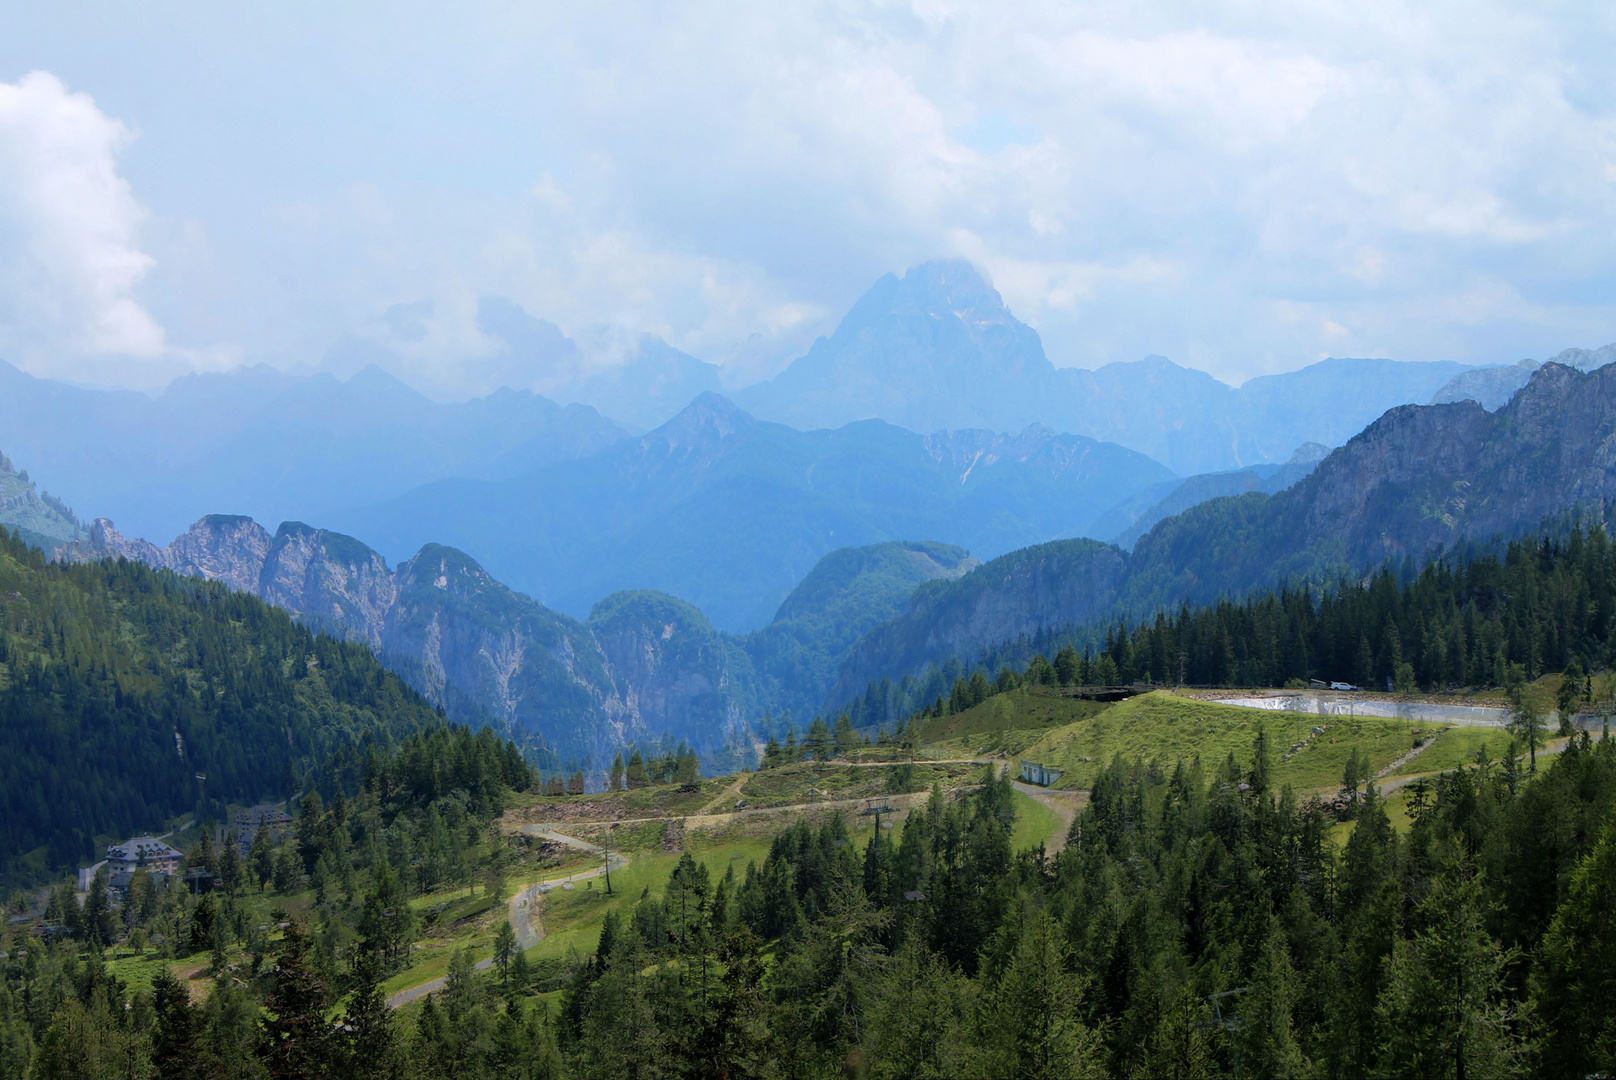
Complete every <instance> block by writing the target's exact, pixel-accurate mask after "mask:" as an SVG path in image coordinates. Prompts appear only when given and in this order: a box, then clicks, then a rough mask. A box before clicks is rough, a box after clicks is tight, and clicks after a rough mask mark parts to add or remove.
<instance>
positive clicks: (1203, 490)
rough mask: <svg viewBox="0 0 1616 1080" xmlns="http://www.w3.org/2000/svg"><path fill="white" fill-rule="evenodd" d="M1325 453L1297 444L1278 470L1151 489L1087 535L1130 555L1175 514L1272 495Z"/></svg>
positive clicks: (1256, 469) (1207, 476)
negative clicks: (1230, 499) (1224, 500)
mask: <svg viewBox="0 0 1616 1080" xmlns="http://www.w3.org/2000/svg"><path fill="white" fill-rule="evenodd" d="M1329 452H1330V450H1329V448H1328V447H1325V446H1320V445H1319V444H1318V443H1303V444H1302V445H1301V446H1299V447H1297V449H1296V453H1294V454H1292V455H1291V459H1290V460H1289V461H1287V462H1285V464H1283V465H1252V466H1249V467H1247V468H1244V469H1231V470H1229V471H1228V472H1216V473H1202V474H1201V475H1199V476H1191V477H1189V478H1188V479H1186V480H1168V481H1164V482H1162V483H1160V484H1152V485H1151V486H1150V487H1148V488H1145V489H1144V490H1143V491H1140V492H1139V493H1138V494H1136V495H1134V496H1133V497H1131V498H1129V499H1126V500H1124V501H1123V502H1121V503H1119V504H1118V505H1116V506H1114V507H1112V508H1111V509H1110V510H1109V511H1108V512H1106V513H1105V514H1104V515H1102V516H1101V517H1100V518H1099V520H1097V521H1095V522H1093V523H1092V524H1091V525H1090V526H1089V531H1090V532H1091V533H1092V534H1094V535H1097V536H1106V537H1109V538H1110V540H1111V542H1112V543H1114V544H1116V545H1117V546H1118V547H1120V548H1123V549H1125V550H1132V548H1133V546H1134V544H1136V543H1138V541H1139V538H1140V537H1141V536H1143V535H1145V533H1147V532H1149V531H1150V530H1151V527H1152V526H1154V525H1155V524H1156V522H1158V521H1161V520H1162V519H1163V518H1169V517H1172V516H1173V515H1174V514H1181V513H1183V512H1184V511H1185V510H1188V509H1189V508H1190V507H1192V506H1197V505H1199V504H1200V503H1203V502H1206V501H1207V500H1208V499H1216V498H1219V497H1221V496H1223V495H1240V494H1243V493H1245V492H1247V491H1261V492H1263V493H1264V494H1267V495H1276V494H1278V493H1279V492H1281V491H1284V490H1285V489H1286V488H1288V487H1290V486H1291V485H1292V484H1294V483H1296V482H1297V481H1298V480H1300V479H1302V477H1304V476H1307V475H1308V474H1309V473H1311V472H1312V471H1313V469H1314V467H1315V466H1317V465H1318V463H1319V462H1321V461H1323V460H1324V458H1325V456H1326V455H1327V454H1329Z"/></svg>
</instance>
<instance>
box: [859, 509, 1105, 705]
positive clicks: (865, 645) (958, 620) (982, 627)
mask: <svg viewBox="0 0 1616 1080" xmlns="http://www.w3.org/2000/svg"><path fill="white" fill-rule="evenodd" d="M1127 567H1128V557H1127V555H1126V554H1125V553H1124V552H1122V551H1119V550H1118V549H1117V548H1116V547H1114V546H1112V545H1110V544H1102V543H1100V542H1099V541H1097V540H1058V541H1055V542H1053V543H1048V544H1039V545H1037V546H1036V547H1030V548H1024V549H1022V550H1020V551H1013V552H1011V553H1010V554H1008V555H1002V556H1000V557H999V558H997V559H994V560H992V561H991V562H986V563H983V564H982V565H981V566H979V567H977V568H976V569H975V570H973V571H971V572H970V573H969V574H966V575H964V576H963V577H960V578H957V579H952V580H938V581H933V582H930V583H928V584H926V585H922V586H921V587H920V588H918V589H916V590H915V592H914V595H913V598H912V599H911V600H910V602H909V606H908V610H906V611H905V612H904V613H903V614H901V615H899V616H897V617H896V618H894V619H892V620H891V621H889V622H886V623H883V624H882V625H881V626H878V627H876V628H875V629H874V630H872V631H871V632H870V633H868V634H866V635H865V636H864V637H863V638H862V639H861V640H860V641H859V642H858V644H857V645H856V646H855V647H854V649H853V651H852V653H851V655H850V656H849V657H848V659H847V660H846V661H844V662H843V664H842V667H841V670H840V671H839V672H838V673H837V681H836V686H835V689H834V691H833V692H832V694H831V696H830V699H829V702H828V703H829V704H833V705H836V704H841V703H844V702H846V701H848V700H850V699H851V698H852V697H853V696H855V695H856V694H859V693H861V692H863V690H864V689H865V687H866V686H868V685H869V684H870V683H872V682H875V681H876V680H878V679H882V678H893V679H897V678H899V677H901V676H903V675H905V674H911V673H918V672H919V671H921V670H922V669H924V668H925V667H926V665H927V664H929V663H934V662H940V661H942V660H945V659H947V658H949V657H953V656H966V657H974V656H975V654H976V653H978V652H979V651H980V650H981V648H982V647H983V646H985V645H987V644H997V643H998V642H1001V641H1005V640H1007V639H1011V638H1014V637H1016V636H1017V635H1019V634H1020V633H1022V632H1023V631H1024V630H1025V629H1026V628H1027V627H1038V626H1046V625H1051V624H1054V625H1065V624H1067V623H1081V622H1087V621H1090V620H1092V619H1095V618H1099V617H1101V616H1103V615H1104V614H1105V613H1106V612H1107V611H1109V610H1110V608H1111V606H1112V605H1113V604H1114V602H1115V600H1116V598H1117V596H1118V594H1119V591H1120V589H1121V588H1122V585H1123V583H1124V581H1125V580H1126V574H1127Z"/></svg>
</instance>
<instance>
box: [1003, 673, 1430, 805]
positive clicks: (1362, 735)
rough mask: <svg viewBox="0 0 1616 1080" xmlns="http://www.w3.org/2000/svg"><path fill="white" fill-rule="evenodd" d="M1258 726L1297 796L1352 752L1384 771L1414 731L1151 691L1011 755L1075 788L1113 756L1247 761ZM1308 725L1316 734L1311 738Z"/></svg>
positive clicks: (1326, 781) (1387, 723) (1335, 773)
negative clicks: (1297, 747) (1293, 749)
mask: <svg viewBox="0 0 1616 1080" xmlns="http://www.w3.org/2000/svg"><path fill="white" fill-rule="evenodd" d="M985 704H991V702H987V703H985ZM980 707H981V706H979V708H980ZM1259 725H1261V726H1265V727H1266V728H1267V730H1268V734H1269V741H1270V745H1271V746H1272V748H1273V752H1274V778H1275V782H1276V783H1278V784H1290V785H1292V786H1293V787H1295V788H1296V789H1297V790H1298V791H1303V790H1308V789H1314V788H1328V787H1332V786H1334V785H1337V784H1339V783H1340V779H1341V773H1342V771H1343V769H1344V768H1345V766H1346V762H1347V757H1348V755H1349V754H1350V753H1351V751H1352V750H1353V749H1354V747H1357V748H1361V749H1363V750H1365V751H1366V752H1367V753H1368V755H1369V759H1370V762H1371V764H1372V765H1373V766H1374V768H1375V769H1376V770H1379V769H1382V768H1384V767H1386V766H1387V765H1389V764H1391V762H1392V761H1394V760H1395V759H1396V758H1398V757H1400V756H1401V755H1402V754H1404V753H1405V752H1407V751H1408V750H1409V748H1410V747H1411V746H1412V745H1413V734H1412V732H1413V730H1414V728H1415V727H1416V726H1417V725H1413V724H1410V723H1409V722H1408V721H1406V720H1392V719H1383V718H1380V717H1358V718H1356V719H1348V718H1346V717H1320V716H1309V715H1303V714H1301V713H1278V712H1264V711H1259V710H1256V709H1242V708H1238V707H1236V706H1232V705H1216V704H1212V703H1210V702H1205V701H1196V700H1194V699H1192V698H1186V697H1180V696H1178V695H1176V694H1173V693H1171V692H1168V691H1154V692H1152V693H1149V694H1143V695H1141V696H1139V697H1135V698H1130V699H1128V700H1127V701H1123V702H1118V703H1117V704H1116V705H1113V706H1111V707H1110V708H1108V709H1105V710H1104V711H1102V712H1098V713H1096V714H1094V715H1093V716H1090V717H1087V718H1084V719H1081V720H1078V721H1076V722H1074V723H1070V724H1064V725H1062V726H1060V727H1057V728H1053V729H1049V730H1047V731H1045V732H1044V733H1043V735H1042V737H1041V738H1039V739H1038V740H1037V741H1036V742H1034V743H1032V744H1031V745H1029V746H1027V747H1026V748H1025V749H1024V750H1023V751H1022V752H1021V753H1020V754H1019V756H1020V757H1022V758H1026V759H1030V760H1034V761H1041V762H1043V763H1045V764H1047V765H1052V766H1054V767H1055V768H1059V769H1064V770H1066V775H1065V776H1063V777H1062V778H1061V781H1060V784H1059V786H1060V787H1062V788H1081V787H1086V786H1088V784H1089V783H1090V782H1091V781H1092V780H1093V778H1094V774H1095V773H1096V772H1097V771H1098V770H1099V768H1100V767H1101V766H1102V765H1103V764H1104V763H1106V762H1108V761H1110V760H1111V759H1112V758H1113V757H1114V756H1116V755H1117V754H1121V755H1122V756H1123V757H1124V758H1130V759H1131V758H1135V757H1137V758H1140V759H1141V760H1144V761H1157V762H1161V763H1162V764H1163V765H1167V766H1171V765H1172V764H1173V763H1175V762H1177V761H1180V760H1183V761H1189V760H1191V759H1193V758H1195V757H1197V756H1199V757H1200V759H1201V761H1202V763H1203V764H1205V765H1208V766H1210V765H1213V764H1215V763H1216V762H1218V761H1221V760H1222V759H1223V758H1224V757H1225V756H1226V755H1227V754H1230V753H1233V754H1234V756H1235V759H1236V760H1238V761H1240V762H1242V763H1248V762H1249V761H1250V760H1251V747H1252V742H1253V740H1254V739H1255V738H1256V735H1257V730H1258V726H1259ZM1431 726H1432V725H1429V724H1428V725H1426V729H1427V730H1428V729H1430V728H1431ZM1314 727H1319V728H1323V729H1324V733H1323V734H1322V735H1312V734H1311V730H1312V729H1313V728H1314ZM1303 741H1305V742H1306V743H1307V747H1306V749H1304V750H1302V751H1301V752H1300V753H1297V754H1295V755H1294V756H1292V757H1290V759H1289V760H1284V755H1286V754H1287V753H1288V751H1289V748H1290V746H1291V745H1292V744H1294V743H1297V742H1303Z"/></svg>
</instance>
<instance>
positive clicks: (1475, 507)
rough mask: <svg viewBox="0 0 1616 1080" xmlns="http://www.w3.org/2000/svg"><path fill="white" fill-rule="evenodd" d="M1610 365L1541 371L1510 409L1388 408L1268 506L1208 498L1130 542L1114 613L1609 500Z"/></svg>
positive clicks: (1435, 548) (1511, 531) (1602, 508)
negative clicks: (1120, 601)
mask: <svg viewBox="0 0 1616 1080" xmlns="http://www.w3.org/2000/svg"><path fill="white" fill-rule="evenodd" d="M1613 436H1616V366H1608V367H1604V368H1600V369H1599V370H1597V371H1594V372H1590V373H1583V372H1580V371H1577V370H1575V369H1574V368H1570V367H1566V366H1564V365H1561V364H1546V365H1544V366H1543V367H1542V368H1541V369H1539V371H1538V372H1537V373H1536V374H1534V375H1533V376H1532V380H1531V382H1530V383H1528V384H1527V385H1526V387H1524V388H1523V389H1522V390H1521V391H1520V392H1519V393H1518V394H1516V395H1515V397H1514V398H1513V399H1512V400H1511V401H1510V403H1509V404H1508V405H1506V406H1504V407H1503V408H1502V409H1499V410H1498V411H1497V412H1496V413H1489V412H1487V411H1486V410H1485V409H1483V408H1482V407H1481V406H1480V405H1478V404H1476V403H1475V402H1472V401H1466V402H1459V403H1455V404H1450V405H1429V406H1418V405H1409V406H1404V407H1402V408H1398V409H1393V410H1392V411H1390V412H1388V413H1387V414H1386V415H1385V416H1384V417H1382V418H1381V419H1380V420H1378V421H1376V422H1375V423H1374V424H1371V425H1370V426H1369V427H1368V428H1367V429H1365V430H1364V432H1363V433H1362V434H1360V435H1359V436H1357V437H1356V438H1354V439H1352V440H1351V441H1350V442H1348V443H1347V445H1345V446H1343V447H1342V448H1341V449H1339V450H1337V451H1336V452H1335V453H1333V454H1331V455H1330V456H1329V457H1328V458H1326V459H1325V460H1324V461H1323V462H1321V463H1320V464H1319V466H1318V468H1317V469H1316V470H1315V471H1314V472H1313V474H1312V475H1311V476H1309V477H1308V478H1307V479H1305V480H1303V481H1301V482H1300V483H1298V484H1297V485H1296V486H1295V487H1292V488H1291V489H1289V490H1287V491H1284V492H1281V493H1280V494H1278V495H1275V496H1273V497H1271V498H1270V497H1266V496H1263V495H1257V494H1252V495H1243V496H1238V497H1235V498H1229V499H1217V500H1213V501H1211V502H1208V503H1204V504H1202V505H1201V506H1197V507H1195V508H1193V509H1191V510H1189V511H1187V512H1185V513H1184V514H1181V515H1179V516H1177V517H1175V518H1169V519H1168V520H1166V521H1163V522H1162V523H1161V524H1159V525H1158V526H1156V528H1155V529H1153V530H1151V532H1150V533H1149V534H1148V535H1147V536H1145V537H1144V538H1142V539H1141V540H1140V541H1139V544H1138V546H1137V547H1136V548H1135V549H1134V554H1133V559H1132V562H1131V565H1130V568H1129V582H1128V588H1127V591H1126V594H1125V596H1124V603H1125V605H1127V607H1128V610H1131V611H1134V612H1139V613H1142V612H1144V611H1145V610H1146V609H1147V608H1152V607H1155V606H1159V605H1163V604H1166V605H1177V604H1178V603H1180V602H1183V601H1189V602H1190V603H1204V602H1207V601H1210V600H1213V599H1215V598H1217V597H1218V596H1220V595H1233V594H1238V593H1241V592H1244V591H1245V590H1248V589H1251V588H1254V587H1260V586H1266V585H1271V584H1277V583H1279V582H1281V581H1283V580H1286V579H1287V578H1293V577H1307V578H1312V579H1314V580H1327V579H1329V578H1332V577H1333V576H1335V574H1337V573H1338V572H1339V571H1340V570H1342V569H1352V570H1361V569H1363V568H1366V567H1372V566H1376V565H1379V564H1380V563H1382V562H1385V561H1386V560H1388V559H1390V560H1398V561H1400V560H1402V559H1405V558H1412V559H1415V560H1417V561H1423V560H1424V559H1427V558H1429V557H1431V556H1432V555H1434V554H1436V553H1438V552H1440V551H1442V550H1444V549H1448V548H1451V547H1454V546H1456V545H1461V544H1466V543H1477V542H1488V541H1491V540H1493V539H1495V538H1499V537H1505V538H1507V537H1511V536H1518V535H1520V534H1522V533H1524V532H1527V531H1530V530H1533V529H1536V528H1537V527H1539V526H1540V525H1542V524H1543V523H1544V522H1545V521H1547V520H1549V519H1551V518H1554V517H1556V516H1558V515H1563V514H1566V513H1569V512H1572V511H1577V512H1579V513H1581V514H1582V515H1585V516H1592V517H1593V518H1595V519H1599V520H1602V519H1603V518H1604V516H1605V514H1606V512H1607V509H1606V508H1607V507H1608V506H1609V505H1610V503H1611V501H1612V500H1613V499H1616V456H1613V447H1616V441H1613Z"/></svg>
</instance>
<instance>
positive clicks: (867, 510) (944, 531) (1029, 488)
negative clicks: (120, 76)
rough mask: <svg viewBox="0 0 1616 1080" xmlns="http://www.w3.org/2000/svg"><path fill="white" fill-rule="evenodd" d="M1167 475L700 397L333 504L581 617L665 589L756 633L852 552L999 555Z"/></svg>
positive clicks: (1013, 438)
mask: <svg viewBox="0 0 1616 1080" xmlns="http://www.w3.org/2000/svg"><path fill="white" fill-rule="evenodd" d="M1171 476H1172V474H1171V473H1170V472H1169V471H1168V470H1167V469H1166V468H1164V467H1163V466H1161V465H1160V464H1158V463H1157V462H1155V461H1153V460H1151V459H1150V458H1148V457H1146V456H1145V455H1143V454H1140V453H1137V452H1135V451H1132V450H1127V449H1125V448H1123V447H1120V446H1116V445H1113V444H1109V443H1101V442H1096V441H1095V440H1093V439H1089V438H1085V437H1083V436H1079V435H1061V434H1057V433H1056V432H1054V431H1051V430H1050V429H1048V428H1044V427H1039V426H1033V427H1029V428H1027V429H1026V430H1024V431H1022V432H1021V433H1020V434H1018V435H999V434H994V433H992V432H987V431H953V432H940V433H938V434H935V435H928V436H923V435H916V434H914V433H912V432H909V431H905V430H903V429H901V428H896V427H893V426H892V425H890V424H886V423H883V422H881V421H879V420H870V421H863V422H860V423H853V424H848V425H846V426H845V427H841V428H837V429H834V430H818V431H798V430H796V429H794V428H789V427H786V426H785V425H783V424H771V423H764V422H762V421H759V420H755V419H754V418H753V417H751V416H750V415H748V414H747V413H746V412H744V411H742V410H741V409H739V408H737V407H736V406H735V405H733V404H732V403H730V402H729V401H728V400H726V399H724V398H722V397H720V396H718V395H717V394H704V395H702V396H701V397H698V398H697V399H696V401H695V402H693V403H692V404H691V405H690V406H689V407H688V408H686V409H685V410H684V411H682V412H681V413H680V414H679V415H678V416H676V417H674V418H673V419H672V420H670V421H668V423H666V424H664V425H663V426H661V427H659V428H657V429H656V430H655V431H652V432H650V433H648V434H646V435H644V436H641V437H640V438H637V439H628V440H624V441H622V442H619V443H617V444H615V445H613V446H611V447H609V448H607V449H606V450H603V451H601V452H599V453H596V454H594V455H592V456H590V457H587V458H583V459H580V460H576V461H570V462H563V463H557V464H555V465H551V466H548V467H545V468H542V469H538V470H535V471H534V472H532V473H529V474H528V475H526V476H522V477H519V478H517V479H513V480H499V481H495V480H483V481H469V480H458V479H457V480H444V481H439V482H437V483H433V484H428V485H426V486H424V487H421V488H419V489H417V490H415V491H412V492H410V493H409V494H408V495H405V496H401V497H399V498H396V499H393V500H390V501H388V502H385V503H381V504H379V505H376V506H372V507H369V508H366V509H364V510H360V511H353V512H346V513H338V514H333V515H331V518H330V520H331V521H332V523H333V524H334V525H336V526H337V527H338V528H341V529H343V530H344V531H345V532H349V533H352V534H354V535H356V536H364V537H366V538H368V539H369V540H370V541H371V542H372V543H374V544H375V545H376V547H377V548H378V549H379V550H381V551H382V552H384V553H386V554H387V555H388V556H389V557H391V558H402V557H407V555H408V553H410V552H413V551H414V550H416V549H417V548H419V547H420V545H422V544H424V543H427V542H433V541H435V542H439V543H447V544H452V545H454V546H455V547H458V548H461V549H462V550H465V551H469V552H476V553H477V557H478V560H479V561H480V562H481V563H482V564H483V565H485V566H487V567H488V569H489V571H490V572H492V573H493V574H495V575H496V576H497V577H498V578H499V579H500V580H502V581H505V582H508V583H509V584H510V585H511V586H512V587H514V588H517V589H521V590H522V591H524V592H527V593H530V594H531V595H533V596H536V597H538V598H539V599H541V600H543V601H544V602H545V603H546V604H549V605H550V606H552V607H554V608H557V609H559V610H562V611H566V612H569V613H571V614H574V615H576V616H580V617H581V616H583V615H585V614H587V613H588V611H589V610H590V608H591V607H592V606H593V604H594V603H595V602H596V601H597V600H598V599H600V598H601V597H602V596H605V595H608V594H610V593H613V592H617V591H620V590H623V589H636V588H654V589H660V590H662V591H663V592H668V593H672V594H673V595H675V596H679V597H682V598H684V599H686V600H688V601H690V602H691V603H693V604H695V605H696V606H697V607H699V608H700V609H701V610H702V611H704V612H706V613H707V615H708V617H709V618H711V619H712V621H713V622H714V624H716V625H717V626H719V627H720V628H722V629H724V630H728V631H731V632H736V633H739V632H744V631H748V630H752V629H755V628H757V627H759V626H762V625H763V624H765V623H767V622H768V621H769V620H770V619H771V618H772V616H773V614H774V612H775V610H776V609H777V608H778V607H779V606H780V603H781V601H783V600H784V599H785V597H786V595H787V594H788V593H789V592H790V591H791V590H792V588H793V587H795V585H796V584H797V583H798V582H799V581H801V580H802V578H803V577H804V575H806V574H807V573H808V571H809V570H810V569H812V568H813V566H814V565H815V564H816V563H817V562H818V561H819V560H820V559H821V558H822V557H823V556H825V555H826V554H828V553H829V552H831V551H834V550H836V549H837V548H840V547H849V546H863V545H867V544H872V543H879V542H883V541H887V540H904V539H910V538H913V537H931V538H935V539H939V540H943V541H946V542H948V543H951V544H957V545H959V546H960V547H963V548H966V549H968V550H970V551H971V552H972V553H973V554H975V555H977V556H978V557H991V556H994V555H998V554H1001V553H1003V552H1005V551H1010V550H1013V549H1015V548H1018V547H1022V546H1024V545H1026V544H1029V543H1036V542H1039V541H1043V540H1049V539H1054V538H1057V537H1063V536H1074V535H1083V534H1085V533H1086V532H1088V531H1089V528H1090V523H1091V522H1092V521H1093V520H1094V519H1095V518H1096V517H1097V516H1098V515H1099V514H1100V513H1101V512H1102V511H1104V510H1106V509H1107V508H1109V507H1111V506H1113V505H1115V504H1116V503H1118V502H1119V501H1121V500H1122V499H1124V498H1126V497H1128V496H1130V495H1132V494H1133V493H1134V492H1136V491H1138V490H1140V489H1142V488H1145V487H1147V486H1149V485H1151V484H1155V483H1159V482H1161V481H1164V480H1168V479H1170V478H1171Z"/></svg>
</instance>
